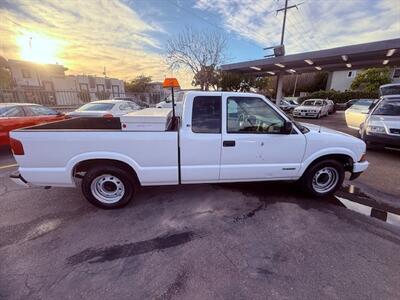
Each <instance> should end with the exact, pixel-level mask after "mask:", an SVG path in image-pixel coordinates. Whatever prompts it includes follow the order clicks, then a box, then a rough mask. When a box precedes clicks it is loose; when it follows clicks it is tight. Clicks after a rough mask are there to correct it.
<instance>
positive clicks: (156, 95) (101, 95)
mask: <svg viewBox="0 0 400 300" xmlns="http://www.w3.org/2000/svg"><path fill="white" fill-rule="evenodd" d="M168 95H169V93H168V92H165V91H160V92H148V93H130V92H127V93H118V94H117V95H113V94H112V93H111V92H109V91H99V92H90V91H87V90H82V91H46V90H43V89H37V88H36V89H35V88H31V89H27V88H24V89H0V103H36V104H41V105H45V106H49V107H58V108H61V109H62V108H63V107H79V106H81V105H83V104H85V103H88V102H91V101H97V100H108V99H113V98H115V97H129V98H134V99H138V100H141V101H143V102H146V103H148V104H149V105H150V106H155V105H156V104H157V103H159V102H160V101H163V100H164V99H165V98H166V97H167V96H168Z"/></svg>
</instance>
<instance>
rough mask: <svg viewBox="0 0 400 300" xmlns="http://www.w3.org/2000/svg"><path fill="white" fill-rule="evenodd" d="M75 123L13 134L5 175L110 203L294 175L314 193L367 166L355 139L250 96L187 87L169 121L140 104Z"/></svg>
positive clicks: (332, 187)
mask: <svg viewBox="0 0 400 300" xmlns="http://www.w3.org/2000/svg"><path fill="white" fill-rule="evenodd" d="M83 121H85V120H81V119H78V118H72V119H69V120H66V121H61V122H55V123H50V124H46V125H40V126H34V127H28V128H24V129H19V130H15V131H12V132H11V133H10V137H11V145H12V149H13V153H14V157H15V159H16V161H17V163H18V165H19V169H18V171H17V172H16V173H13V174H12V175H11V176H10V177H11V179H12V180H14V181H15V182H17V183H20V184H23V185H25V186H26V185H36V186H64V187H75V186H76V185H80V186H81V188H82V191H83V195H84V196H85V197H86V198H87V200H88V201H90V202H91V203H92V204H94V205H96V206H99V207H102V208H117V207H121V206H124V205H126V204H127V203H128V202H129V201H130V200H131V198H133V196H134V194H135V192H136V191H137V189H138V188H139V187H140V186H153V185H177V184H195V183H196V184H199V183H222V182H241V181H265V180H271V181H277V180H284V181H296V180H299V181H300V182H301V186H302V187H303V188H304V189H306V190H307V191H308V192H309V193H310V194H311V195H312V196H314V197H322V196H326V195H329V194H332V193H334V192H335V191H336V190H337V189H338V188H339V187H340V186H341V185H342V182H343V180H344V176H345V172H346V171H347V172H350V173H351V174H352V175H351V177H350V179H351V180H352V179H354V178H356V177H357V176H359V175H360V174H361V172H363V171H364V170H366V169H367V167H368V162H367V161H366V160H365V151H366V147H365V143H364V142H363V141H362V140H360V139H357V138H355V137H353V136H350V135H347V134H344V133H341V132H338V131H334V130H331V129H327V128H324V127H320V126H316V125H308V124H304V125H303V124H299V123H296V122H292V121H291V120H290V119H289V118H288V117H287V116H286V115H285V114H284V113H283V112H282V111H281V110H280V109H278V108H277V107H276V106H275V105H274V104H272V103H271V102H270V101H269V100H267V99H266V98H265V97H264V96H263V95H258V94H254V93H234V92H200V91H192V92H188V93H186V94H185V98H184V101H183V111H182V114H181V115H180V116H177V117H175V118H173V117H172V116H171V109H157V108H149V109H144V110H141V111H137V112H132V113H130V114H128V115H125V116H123V117H121V118H120V119H118V118H112V119H107V118H97V119H96V120H95V121H93V122H86V121H87V120H86V121H85V122H86V123H85V122H83ZM89 121H90V120H89ZM83 123H85V124H83ZM68 129H74V130H68ZM44 148H45V149H47V151H46V155H43V149H44ZM157 151H162V153H163V155H155V153H156V152H157ZM266 194H268V191H266ZM54 200H56V199H54Z"/></svg>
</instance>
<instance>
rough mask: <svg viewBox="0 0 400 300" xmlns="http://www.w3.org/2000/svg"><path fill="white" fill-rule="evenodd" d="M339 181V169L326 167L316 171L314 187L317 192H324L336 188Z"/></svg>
mask: <svg viewBox="0 0 400 300" xmlns="http://www.w3.org/2000/svg"><path fill="white" fill-rule="evenodd" d="M338 181H339V173H338V171H337V170H336V169H335V168H333V167H324V168H322V169H320V170H318V171H317V172H316V173H315V175H314V177H313V181H312V187H313V189H314V190H315V191H316V192H317V193H320V194H324V193H328V192H330V191H331V190H332V189H334V188H335V187H336V185H337V183H338Z"/></svg>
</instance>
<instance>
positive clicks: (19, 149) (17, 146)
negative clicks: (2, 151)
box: [10, 137, 25, 155]
mask: <svg viewBox="0 0 400 300" xmlns="http://www.w3.org/2000/svg"><path fill="white" fill-rule="evenodd" d="M10 146H11V149H12V152H13V153H14V155H24V154H25V153H24V146H22V143H21V142H20V141H19V140H17V139H13V138H11V137H10Z"/></svg>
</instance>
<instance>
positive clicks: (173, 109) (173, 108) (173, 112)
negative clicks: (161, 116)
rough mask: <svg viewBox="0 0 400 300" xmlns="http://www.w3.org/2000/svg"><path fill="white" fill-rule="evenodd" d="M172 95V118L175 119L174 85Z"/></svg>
mask: <svg viewBox="0 0 400 300" xmlns="http://www.w3.org/2000/svg"><path fill="white" fill-rule="evenodd" d="M171 97H172V118H174V120H175V98H174V87H171Z"/></svg>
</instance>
